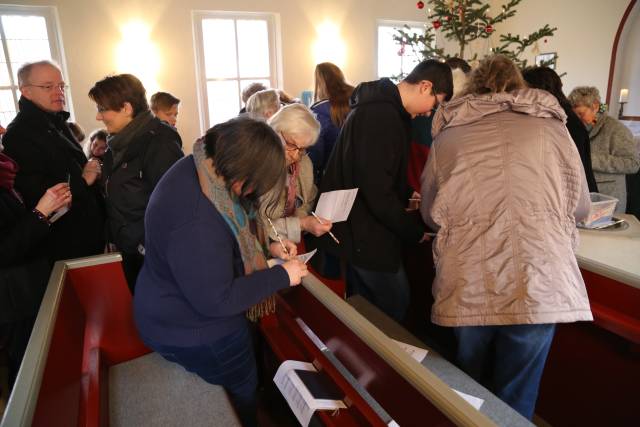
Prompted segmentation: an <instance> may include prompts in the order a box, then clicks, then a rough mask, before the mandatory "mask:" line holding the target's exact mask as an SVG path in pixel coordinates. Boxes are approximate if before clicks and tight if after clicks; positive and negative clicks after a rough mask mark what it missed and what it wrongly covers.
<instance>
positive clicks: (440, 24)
mask: <svg viewBox="0 0 640 427" xmlns="http://www.w3.org/2000/svg"><path fill="white" fill-rule="evenodd" d="M440 27H442V22H440V21H439V20H437V19H436V20H435V21H433V28H434V29H435V30H437V29H438V28H440Z"/></svg>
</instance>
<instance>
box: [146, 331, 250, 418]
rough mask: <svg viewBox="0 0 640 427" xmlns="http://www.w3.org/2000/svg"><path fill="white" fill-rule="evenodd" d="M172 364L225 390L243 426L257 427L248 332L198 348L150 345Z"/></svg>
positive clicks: (238, 333)
mask: <svg viewBox="0 0 640 427" xmlns="http://www.w3.org/2000/svg"><path fill="white" fill-rule="evenodd" d="M147 344H148V345H149V347H151V348H152V349H154V350H155V351H156V352H158V353H159V354H161V355H162V356H163V357H164V358H165V359H167V360H169V361H170V362H174V363H177V364H179V365H181V366H183V367H184V368H185V369H186V370H187V371H189V372H193V373H195V374H197V375H198V376H200V378H202V379H203V380H205V381H206V382H208V383H211V384H217V385H221V386H223V387H224V388H225V390H226V391H227V393H229V397H230V398H231V402H232V403H233V405H234V406H235V408H236V410H237V412H238V416H239V418H240V421H241V422H242V425H244V426H257V425H258V423H257V415H256V412H257V396H256V390H257V387H258V375H257V370H256V360H255V357H254V354H253V344H252V342H251V335H250V334H249V328H248V327H245V328H242V329H240V330H238V331H236V332H233V333H232V334H231V335H227V336H225V337H224V338H221V339H219V340H217V341H214V342H212V343H211V344H207V345H202V346H198V347H186V348H185V347H174V346H167V345H157V344H156V345H151V344H152V343H149V342H147Z"/></svg>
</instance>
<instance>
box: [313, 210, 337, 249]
mask: <svg viewBox="0 0 640 427" xmlns="http://www.w3.org/2000/svg"><path fill="white" fill-rule="evenodd" d="M311 215H313V217H314V218H315V219H316V220H317V221H318V223H319V224H320V225H329V228H328V229H327V230H326V232H327V233H329V236H331V238H332V239H333V241H334V242H336V243H337V244H338V245H339V244H340V241H339V240H338V239H336V236H334V235H333V233H332V232H331V231H329V230H330V229H331V223H328V224H327V223H325V222H323V221H322V219H320V217H319V216H318V215H316V213H315V212H313V211H311Z"/></svg>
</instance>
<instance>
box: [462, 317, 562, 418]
mask: <svg viewBox="0 0 640 427" xmlns="http://www.w3.org/2000/svg"><path fill="white" fill-rule="evenodd" d="M454 332H455V335H456V338H457V340H458V357H457V359H458V364H459V366H460V367H461V368H462V369H463V370H464V371H465V372H466V373H467V374H469V375H470V376H471V377H472V378H473V379H475V380H476V381H478V382H479V383H480V384H482V385H484V386H485V387H486V388H488V389H489V390H491V391H492V392H493V393H494V394H495V395H496V396H498V397H499V398H500V399H502V400H503V401H504V402H505V403H507V404H508V405H509V406H511V407H512V408H513V409H515V410H516V411H518V412H519V413H520V414H522V416H524V417H526V418H527V419H529V420H530V419H531V418H532V417H533V412H534V409H535V406H536V400H537V398H538V388H539V386H540V379H541V378H542V371H543V370H544V364H545V362H546V360H547V355H548V354H549V349H550V347H551V342H552V341H553V335H554V333H555V324H540V325H506V326H463V327H457V328H454Z"/></svg>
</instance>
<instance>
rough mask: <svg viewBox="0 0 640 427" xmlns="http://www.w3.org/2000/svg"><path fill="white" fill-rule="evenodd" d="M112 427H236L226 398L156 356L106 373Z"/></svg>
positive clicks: (234, 417)
mask: <svg viewBox="0 0 640 427" xmlns="http://www.w3.org/2000/svg"><path fill="white" fill-rule="evenodd" d="M109 424H110V425H111V426H112V427H126V426H136V427H144V426H154V427H172V426H181V427H187V426H189V427H199V426H216V427H218V426H220V427H226V426H229V427H231V426H233V427H235V426H240V422H239V421H238V420H237V418H236V414H235V411H234V409H233V407H232V406H231V403H230V402H229V398H228V397H227V394H226V392H225V391H224V389H223V388H222V387H220V386H215V385H211V384H209V383H207V382H205V381H203V380H202V379H201V378H200V377H198V376H197V375H194V374H192V373H190V372H187V371H186V370H185V369H184V368H182V367H181V366H180V365H177V364H175V363H171V362H169V361H167V360H165V359H163V358H162V356H160V355H159V354H157V353H151V354H147V355H145V356H142V357H139V358H137V359H134V360H131V361H129V362H125V363H121V364H119V365H115V366H112V367H111V368H110V369H109Z"/></svg>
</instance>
